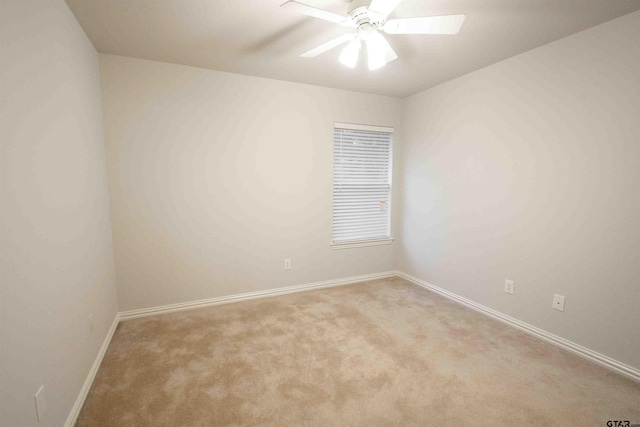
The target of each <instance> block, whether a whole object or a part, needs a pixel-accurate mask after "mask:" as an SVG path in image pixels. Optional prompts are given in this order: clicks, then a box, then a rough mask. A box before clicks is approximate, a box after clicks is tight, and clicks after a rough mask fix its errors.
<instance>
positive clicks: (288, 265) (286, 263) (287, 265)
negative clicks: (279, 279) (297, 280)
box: [284, 258, 291, 270]
mask: <svg viewBox="0 0 640 427" xmlns="http://www.w3.org/2000/svg"><path fill="white" fill-rule="evenodd" d="M284 269H285V270H291V260H290V259H289V258H285V260H284Z"/></svg>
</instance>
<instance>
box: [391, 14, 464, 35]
mask: <svg viewBox="0 0 640 427" xmlns="http://www.w3.org/2000/svg"><path fill="white" fill-rule="evenodd" d="M463 22H464V15H446V16H425V17H422V18H405V19H390V20H388V21H387V22H385V24H384V26H383V27H382V29H383V30H384V32H385V33H387V34H458V31H460V27H462V23H463Z"/></svg>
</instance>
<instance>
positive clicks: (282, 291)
mask: <svg viewBox="0 0 640 427" xmlns="http://www.w3.org/2000/svg"><path fill="white" fill-rule="evenodd" d="M393 276H398V277H402V278H403V279H406V280H408V281H410V282H412V283H414V284H416V285H418V286H421V287H423V288H425V289H428V290H430V291H433V292H436V293H438V294H440V295H442V296H444V297H446V298H449V299H451V300H454V301H457V302H459V303H461V304H463V305H465V306H467V307H469V308H472V309H474V310H476V311H478V312H480V313H483V314H485V315H488V316H491V317H493V318H495V319H497V320H499V321H501V322H504V323H506V324H508V325H511V326H513V327H515V328H518V329H520V330H522V331H524V332H527V333H529V334H531V335H534V336H536V337H538V338H540V339H543V340H545V341H547V342H549V343H551V344H554V345H556V346H558V347H561V348H563V349H565V350H568V351H570V352H572V353H575V354H577V355H579V356H582V357H584V358H586V359H589V360H591V361H593V362H596V363H598V364H600V365H602V366H604V367H606V368H609V369H612V370H614V371H616V372H618V373H621V374H623V375H625V376H627V377H629V378H632V379H634V380H636V381H640V370H638V369H636V368H634V367H631V366H629V365H626V364H624V363H622V362H618V361H617V360H614V359H612V358H610V357H607V356H605V355H603V354H600V353H597V352H595V351H593V350H590V349H588V348H586V347H582V346H581V345H578V344H576V343H574V342H571V341H569V340H566V339H564V338H562V337H559V336H557V335H553V334H551V333H549V332H546V331H544V330H542V329H540V328H536V327H535V326H532V325H529V324H528V323H524V322H521V321H520V320H518V319H514V318H513V317H510V316H507V315H506V314H502V313H500V312H498V311H496V310H493V309H491V308H489V307H485V306H483V305H481V304H478V303H476V302H473V301H471V300H469V299H466V298H464V297H461V296H459V295H456V294H454V293H453V292H449V291H447V290H444V289H442V288H439V287H437V286H434V285H432V284H431V283H428V282H425V281H424V280H420V279H418V278H417V277H413V276H411V275H409V274H406V273H403V272H402V271H387V272H384V273H375V274H367V275H364V276H355V277H347V278H344V279H336V280H327V281H324V282H314V283H308V284H304V285H296V286H287V287H283V288H276V289H268V290H265V291H256V292H247V293H244V294H237V295H230V296H225V297H217V298H208V299H203V300H198V301H189V302H184V303H178V304H170V305H163V306H159V307H150V308H143V309H140V310H130V311H123V312H120V313H118V314H116V317H115V318H114V319H113V323H112V324H111V328H109V331H108V332H107V336H106V337H105V339H104V342H103V343H102V347H100V351H99V352H98V355H97V356H96V360H95V361H94V362H93V365H92V366H91V370H90V371H89V374H88V375H87V379H86V380H85V382H84V384H83V386H82V389H81V390H80V394H79V395H78V398H77V399H76V402H75V404H74V405H73V408H72V409H71V412H70V413H69V416H68V417H67V421H66V422H65V423H64V426H65V427H73V426H74V425H75V423H76V421H77V419H78V415H80V411H81V410H82V406H83V405H84V402H85V400H86V398H87V394H88V393H89V390H90V389H91V385H92V384H93V380H94V379H95V377H96V373H97V372H98V368H99V367H100V364H101V363H102V359H103V358H104V355H105V353H106V351H107V348H108V347H109V344H110V343H111V339H112V338H113V334H114V333H115V331H116V328H117V327H118V323H119V322H120V321H122V320H129V319H135V318H137V317H145V316H152V315H156V314H163V313H170V312H174V311H181V310H189V309H193V308H198V307H208V306H213V305H220V304H229V303H233V302H238V301H246V300H252V299H257V298H266V297H272V296H278V295H286V294H291V293H295V292H303V291H310V290H314V289H322V288H331V287H334V286H344V285H351V284H355V283H360V282H366V281H369V280H376V279H384V278H387V277H393Z"/></svg>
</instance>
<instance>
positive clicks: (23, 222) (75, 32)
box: [0, 0, 117, 427]
mask: <svg viewBox="0 0 640 427" xmlns="http://www.w3.org/2000/svg"><path fill="white" fill-rule="evenodd" d="M1 8H2V9H1V13H0V28H1V31H2V33H1V36H0V38H1V45H2V47H1V49H2V50H1V51H0V57H1V58H2V60H1V61H0V62H1V65H0V70H1V73H2V74H1V79H0V82H1V83H0V84H1V94H0V108H1V110H0V132H1V133H0V138H1V142H2V151H1V156H2V166H1V179H2V187H1V190H2V191H1V202H2V221H1V230H2V237H1V242H2V283H1V287H0V291H1V295H0V319H1V321H0V340H1V344H0V351H1V360H0V368H1V369H2V376H1V378H0V388H1V390H2V398H1V399H0V400H1V405H2V412H1V413H0V424H2V425H3V426H5V425H6V426H21V427H22V426H32V425H33V426H35V425H44V426H61V425H63V424H64V423H65V420H66V419H67V416H68V414H69V412H70V410H71V408H72V406H73V404H74V403H75V400H76V398H77V397H78V394H79V392H80V389H81V387H82V385H83V383H84V381H85V379H86V377H87V374H88V373H89V370H90V367H91V365H92V364H93V362H94V360H95V358H96V355H97V354H98V351H99V348H100V346H101V345H102V342H103V340H104V338H105V336H106V334H107V331H108V329H109V327H110V326H111V324H112V322H113V319H114V317H115V315H116V312H117V297H116V290H115V284H114V267H113V255H112V245H111V225H110V219H109V200H108V191H107V178H106V156H105V151H104V139H103V132H102V111H101V96H100V80H99V75H98V73H99V65H98V55H97V53H96V51H95V50H94V48H93V46H92V45H91V43H90V42H89V40H88V39H87V37H86V36H85V34H84V33H83V31H82V29H81V28H80V26H79V25H78V23H77V22H76V20H75V18H74V16H73V15H72V14H71V12H70V11H69V9H68V8H67V6H66V5H65V4H64V2H62V1H57V0H56V1H36V0H21V1H6V0H3V1H2V5H1ZM90 314H93V317H94V324H95V327H94V329H93V332H90V330H89V326H88V317H89V315H90ZM40 385H44V386H45V394H46V399H47V406H48V412H47V414H46V417H45V419H44V421H43V422H42V423H41V424H37V421H36V413H35V407H34V400H33V396H34V394H35V393H36V391H37V390H38V388H39V387H40Z"/></svg>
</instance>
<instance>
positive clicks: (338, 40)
mask: <svg viewBox="0 0 640 427" xmlns="http://www.w3.org/2000/svg"><path fill="white" fill-rule="evenodd" d="M355 36H356V35H355V34H353V33H351V34H344V35H342V36H340V37H337V38H335V39H333V40H331V41H328V42H326V43H324V44H321V45H320V46H318V47H316V48H314V49H311V50H310V51H308V52H305V53H303V54H302V55H300V56H302V57H303V58H313V57H314V56H318V55H320V54H321V53H325V52H327V51H329V50H331V49H333V48H334V47H337V46H340V45H341V44H343V43H346V42H348V41H351V40H352V39H353V38H354V37H355Z"/></svg>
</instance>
